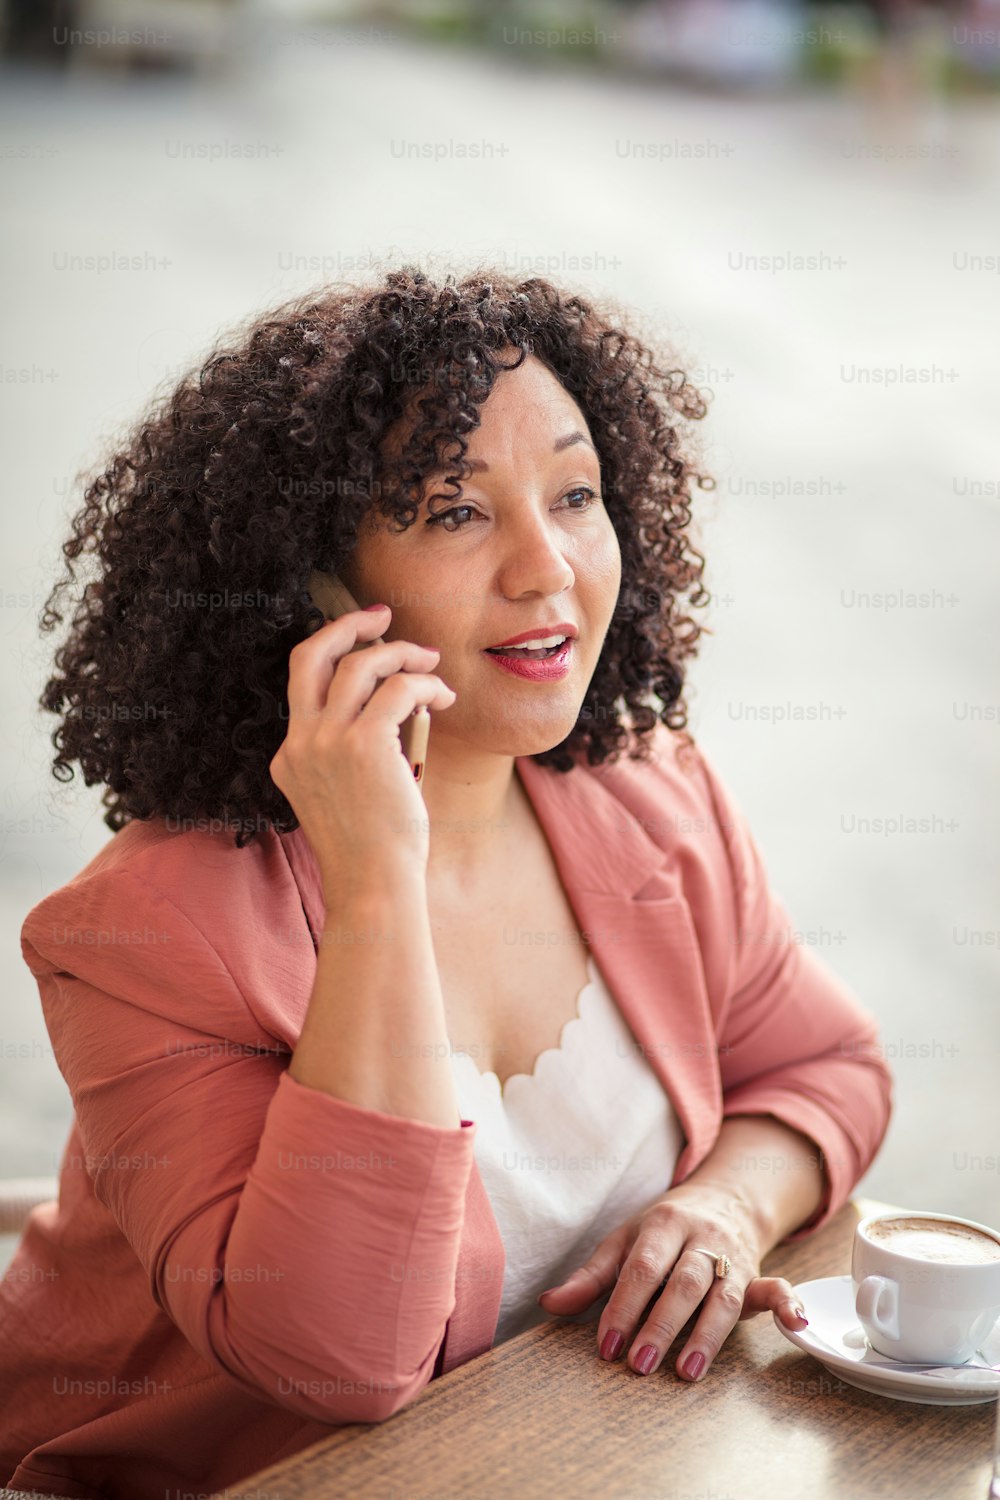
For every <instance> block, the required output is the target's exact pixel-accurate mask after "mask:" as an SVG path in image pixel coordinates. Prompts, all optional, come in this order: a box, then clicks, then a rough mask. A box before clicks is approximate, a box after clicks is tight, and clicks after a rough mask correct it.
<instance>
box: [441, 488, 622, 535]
mask: <svg viewBox="0 0 1000 1500" xmlns="http://www.w3.org/2000/svg"><path fill="white" fill-rule="evenodd" d="M578 495H583V496H584V497H585V501H586V503H585V504H584V505H581V506H574V507H572V508H573V509H574V510H578V511H581V512H582V511H584V510H589V509H590V507H591V505H593V504H594V503H595V502H596V501H597V500H599V499H600V496H599V495H596V494H595V493H594V491H593V490H592V489H590V488H588V487H587V486H584V487H583V488H582V489H578V490H570V492H569V494H568V495H564V496H563V499H564V500H573V499H575V498H576V497H577V496H578ZM462 510H467V511H469V512H470V514H474V513H475V512H474V510H473V507H472V506H471V505H453V506H452V507H451V509H450V510H443V511H441V512H440V513H439V514H438V515H436V516H430V517H429V518H428V520H427V521H426V523H425V524H426V525H428V526H440V525H442V523H443V522H445V521H447V520H449V519H450V518H451V517H452V516H456V515H458V513H459V511H462ZM465 524H466V523H465V522H464V521H459V522H458V523H457V524H456V525H454V526H445V527H444V530H445V531H447V532H451V533H454V532H456V531H460V530H461V528H462V527H463V526H464V525H465Z"/></svg>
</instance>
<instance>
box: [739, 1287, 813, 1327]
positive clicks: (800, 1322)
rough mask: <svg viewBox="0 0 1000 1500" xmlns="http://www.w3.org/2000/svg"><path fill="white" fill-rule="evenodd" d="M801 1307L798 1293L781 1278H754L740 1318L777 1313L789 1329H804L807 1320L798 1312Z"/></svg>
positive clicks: (747, 1291) (744, 1300)
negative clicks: (763, 1313)
mask: <svg viewBox="0 0 1000 1500" xmlns="http://www.w3.org/2000/svg"><path fill="white" fill-rule="evenodd" d="M801 1307H802V1303H801V1302H800V1301H799V1296H798V1293H797V1292H796V1291H795V1289H794V1287H793V1286H792V1284H791V1282H790V1281H786V1280H785V1278H784V1277H783V1276H755V1277H754V1279H753V1281H751V1283H750V1285H749V1286H748V1287H747V1290H746V1296H745V1297H744V1299H743V1311H742V1312H741V1313H740V1317H741V1318H755V1317H756V1316H757V1314H758V1313H762V1312H773V1313H777V1314H778V1317H779V1318H780V1319H781V1321H782V1322H783V1323H784V1324H786V1325H787V1326H788V1327H789V1328H805V1326H806V1323H807V1322H808V1319H807V1318H806V1316H805V1314H804V1313H801V1312H799V1311H798V1309H800V1308H801Z"/></svg>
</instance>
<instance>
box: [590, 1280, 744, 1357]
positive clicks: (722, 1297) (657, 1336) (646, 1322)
mask: <svg viewBox="0 0 1000 1500" xmlns="http://www.w3.org/2000/svg"><path fill="white" fill-rule="evenodd" d="M668 1264H669V1262H668ZM660 1274H661V1278H662V1275H663V1272H661V1273H660ZM717 1288H721V1289H722V1290H721V1291H717V1290H716V1289H717ZM655 1290H656V1286H655V1284H654V1285H652V1286H650V1287H649V1288H648V1290H647V1292H646V1298H645V1301H640V1305H639V1309H638V1313H639V1314H641V1312H642V1310H643V1308H644V1307H645V1305H646V1302H648V1300H649V1296H650V1295H651V1293H652V1292H655ZM710 1297H715V1299H716V1303H717V1307H716V1319H717V1322H718V1323H719V1325H720V1326H721V1323H723V1322H724V1321H725V1319H726V1318H729V1320H730V1321H729V1324H728V1327H729V1328H731V1327H732V1326H733V1324H734V1323H735V1322H736V1320H737V1318H738V1317H739V1315H740V1309H741V1308H742V1306H743V1291H742V1286H741V1285H739V1284H738V1273H737V1275H736V1276H734V1275H733V1274H730V1276H729V1277H727V1278H726V1280H725V1281H716V1280H715V1272H714V1270H713V1267H712V1262H711V1261H710V1260H709V1258H708V1256H707V1255H702V1254H701V1253H700V1252H699V1251H695V1250H686V1251H685V1252H684V1253H683V1254H682V1255H681V1256H680V1257H679V1258H678V1260H677V1262H676V1264H675V1265H674V1267H673V1269H672V1270H671V1272H670V1276H669V1279H668V1281H667V1284H666V1286H665V1287H664V1289H663V1291H662V1293H661V1294H660V1296H659V1297H657V1299H656V1301H655V1302H654V1303H653V1306H652V1307H651V1308H650V1310H649V1313H648V1314H647V1316H646V1317H645V1318H644V1319H643V1320H642V1323H641V1326H640V1327H639V1329H638V1332H636V1333H635V1336H634V1337H633V1336H632V1331H631V1330H632V1329H633V1328H634V1327H635V1323H636V1321H637V1317H638V1314H636V1316H635V1317H632V1316H631V1314H632V1312H633V1311H634V1307H635V1304H634V1303H631V1302H629V1301H627V1300H626V1301H623V1308H625V1309H627V1316H626V1317H624V1318H622V1317H621V1316H620V1315H619V1313H618V1309H617V1308H615V1309H612V1306H611V1302H609V1303H608V1306H607V1307H606V1308H605V1316H608V1314H610V1315H611V1316H610V1317H609V1318H608V1323H609V1326H610V1327H612V1328H617V1329H618V1331H619V1332H620V1333H621V1334H622V1335H623V1337H624V1342H625V1343H628V1342H629V1340H631V1343H630V1345H629V1349H628V1354H627V1356H626V1359H627V1363H628V1364H629V1365H630V1366H631V1367H632V1369H633V1370H636V1371H638V1373H639V1374H640V1375H651V1374H652V1372H653V1371H654V1370H655V1369H656V1367H657V1366H658V1365H659V1363H660V1361H661V1360H662V1359H663V1357H664V1356H665V1354H666V1353H667V1351H668V1349H669V1348H670V1346H671V1344H672V1343H673V1341H674V1339H675V1338H676V1337H677V1335H678V1334H679V1333H680V1331H681V1329H682V1328H683V1327H684V1324H685V1323H686V1322H687V1321H688V1319H689V1318H690V1316H691V1314H692V1313H693V1312H694V1310H695V1308H697V1307H698V1306H699V1304H700V1303H702V1302H705V1303H706V1306H707V1305H708V1302H707V1301H706V1299H707V1298H710ZM611 1300H612V1302H613V1301H614V1300H615V1299H614V1298H612V1299H611ZM727 1332H728V1328H727ZM723 1336H724V1335H723ZM602 1352H603V1343H602ZM606 1357H607V1356H606Z"/></svg>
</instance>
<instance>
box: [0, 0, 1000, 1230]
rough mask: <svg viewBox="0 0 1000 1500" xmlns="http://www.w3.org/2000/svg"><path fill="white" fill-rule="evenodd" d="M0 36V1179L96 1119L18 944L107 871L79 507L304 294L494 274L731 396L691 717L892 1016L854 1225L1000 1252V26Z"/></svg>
mask: <svg viewBox="0 0 1000 1500" xmlns="http://www.w3.org/2000/svg"><path fill="white" fill-rule="evenodd" d="M0 29H2V42H0V45H2V49H3V50H2V55H0V153H2V166H3V187H2V192H3V200H4V209H5V217H6V224H7V233H6V234H5V236H4V238H3V242H2V245H0V255H2V257H3V278H2V285H0V298H2V302H3V326H4V329H5V333H4V338H3V352H2V357H0V369H2V376H3V415H2V423H3V435H4V449H3V451H4V454H5V460H4V466H3V478H2V482H3V486H4V490H5V493H4V496H3V503H2V510H0V525H2V528H3V549H2V554H0V555H2V575H0V580H2V581H0V599H2V604H3V608H2V612H0V630H2V631H3V650H2V651H0V674H2V678H0V681H2V691H3V702H4V705H5V713H4V716H3V723H2V727H0V798H2V818H0V847H2V852H3V862H2V880H0V912H2V926H0V933H2V943H3V984H2V987H0V1177H2V1176H43V1175H44V1176H48V1175H54V1174H55V1173H56V1172H57V1170H58V1166H59V1160H60V1157H61V1153H62V1149H63V1145H64V1142H65V1138H66V1132H67V1129H68V1126H69V1122H70V1118H71V1106H70V1100H69V1096H68V1092H67V1090H66V1087H65V1084H64V1082H63V1080H62V1078H61V1076H60V1074H59V1071H58V1069H57V1067H56V1064H55V1061H54V1059H53V1057H52V1054H51V1049H50V1047H49V1044H48V1038H47V1035H46V1032H45V1027H44V1022H43V1018H42V1014H41V1009H40V1005H39V1002H38V993H37V988H36V986H35V983H34V980H33V978H32V976H31V974H30V972H29V971H28V969H27V968H26V966H25V965H24V963H23V959H22V956H21V952H20V943H19V933H20V926H21V923H22V921H23V920H24V917H25V915H26V914H27V912H28V910H29V909H30V907H31V906H32V905H34V904H35V902H37V901H38V900H39V899H40V898H41V897H42V896H43V895H45V894H46V893H47V892H49V891H50V890H53V889H54V888H55V887H57V886H59V885H61V884H63V883H64V882H66V881H67V880H69V879H70V878H71V877H72V876H73V875H74V874H76V872H77V871H78V870H79V869H80V868H81V867H82V866H83V865H84V864H85V863H86V862H87V861H88V860H89V859H90V858H91V857H92V855H93V854H94V853H96V851H97V850H98V849H99V848H100V847H101V846H102V845H103V844H104V843H105V842H106V841H107V840H108V839H109V838H110V837H111V836H112V835H111V833H110V830H108V829H107V827H106V826H105V825H104V823H103V821H102V816H101V814H102V809H101V808H100V804H99V795H100V789H99V788H96V787H94V788H89V789H88V788H85V787H83V785H82V781H81V779H80V777H79V774H78V775H77V777H76V780H75V781H74V782H73V783H72V785H71V786H69V787H68V788H64V787H61V786H60V785H59V784H58V783H56V782H55V781H54V780H53V779H52V777H51V775H50V772H49V761H50V759H51V755H52V749H51V745H50V742H49V736H50V735H51V733H52V730H53V729H54V727H55V722H56V721H55V720H54V719H53V718H52V717H51V716H49V715H45V714H43V713H42V712H41V710H39V709H37V707H36V701H37V698H38V694H39V693H40V691H41V688H42V685H43V683H44V681H45V678H46V676H47V675H48V674H49V671H50V670H51V656H52V652H53V651H54V650H55V648H56V645H57V644H58V642H59V640H61V638H62V637H61V634H60V633H59V632H57V633H56V635H55V636H48V637H44V638H43V637H41V636H40V635H39V633H38V628H37V624H38V615H39V612H40V610H41V607H42V603H43V601H44V598H45V596H46V595H47V593H48V590H49V588H50V586H51V583H52V582H53V580H54V579H55V577H56V576H57V575H59V574H61V570H62V558H61V554H60V550H59V549H60V546H61V543H62V541H63V540H64V539H65V536H66V534H67V525H68V516H69V515H70V514H71V512H73V511H75V510H76V508H77V506H78V504H79V503H80V498H81V494H82V485H81V483H80V479H79V476H80V475H81V474H82V473H84V472H85V471H87V470H89V469H90V467H91V466H92V465H93V464H95V463H96V462H97V461H98V460H99V459H100V458H101V457H102V455H104V454H105V453H109V452H111V451H113V450H112V447H111V445H112V444H113V443H114V442H115V440H116V438H117V437H118V436H119V435H120V434H122V433H123V432H124V431H125V430H126V428H127V427H128V425H129V424H130V423H131V421H132V420H133V419H134V418H135V417H136V416H138V415H139V413H140V412H141V411H142V410H143V409H144V407H145V406H146V404H147V402H148V401H149V399H150V398H151V396H153V395H154V394H155V393H158V392H163V391H165V390H167V389H169V388H170V386H171V385H172V384H173V383H175V382H176V380H177V379H178V378H179V376H180V375H181V374H182V373H183V372H184V371H185V370H186V369H187V368H188V367H189V366H191V365H192V364H194V363H196V362H197V361H198V360H199V359H200V358H201V356H202V355H203V354H204V353H205V352H206V351H207V350H208V348H209V347H210V346H211V344H212V342H213V340H214V339H215V337H216V336H217V335H218V334H219V333H221V332H224V331H225V330H227V329H229V328H232V327H233V326H234V325H236V324H238V323H241V322H243V321H244V320H245V319H247V318H248V317H250V316H255V315H257V314H258V313H260V312H262V311H263V310H265V309H266V308H267V307H269V306H270V305H272V304H274V303H276V302H278V301H281V300H283V299H284V298H285V297H287V296H290V295H291V294H293V293H297V292H300V291H305V290H307V289H310V288H315V287H317V286H319V285H321V284H323V283H326V282H331V281H337V282H342V281H348V282H354V283H366V282H368V281H371V280H375V281H377V280H380V279H381V277H382V276H383V275H384V273H385V271H386V270H387V269H389V268H391V267H393V266H398V265H401V264H403V263H406V262H411V263H418V264H421V265H423V266H424V267H425V268H426V269H428V270H430V271H434V272H442V271H443V270H446V269H448V268H449V267H452V266H453V267H455V268H456V269H458V270H460V271H461V270H464V269H467V268H471V267H472V266H473V265H478V264H492V265H496V266H497V267H499V268H501V269H503V270H505V271H508V272H509V271H517V272H521V273H523V274H524V276H525V277H527V276H530V275H534V274H541V275H545V276H549V277H551V278H552V279H554V280H556V281H558V282H559V283H560V284H561V285H563V286H564V287H567V288H573V289H576V290H582V291H584V292H590V293H592V294H595V295H598V296H602V297H608V298H611V299H613V300H614V302H615V303H616V304H617V305H618V307H620V309H621V310H622V314H623V316H627V317H628V318H629V319H630V320H631V322H632V325H633V326H634V327H635V329H636V331H638V332H640V333H642V334H643V335H644V336H646V337H648V338H651V339H656V340H659V341H661V342H662V341H665V342H666V343H668V344H669V345H670V347H672V348H673V349H675V350H676V351H677V357H678V361H679V362H680V363H681V364H682V365H683V366H684V368H685V369H687V370H688V372H689V374H690V375H691V377H692V378H693V379H694V380H695V381H696V383H697V384H699V385H700V386H702V387H703V388H705V389H706V390H707V391H708V392H710V394H711V398H712V405H711V410H710V414H709V417H708V419H707V421H706V422H705V423H703V424H702V428H701V432H700V441H701V443H702V445H703V453H704V462H705V464H706V465H707V467H708V469H709V470H710V471H711V472H712V473H713V474H714V475H715V476H716V478H717V486H716V489H715V490H714V491H713V492H712V493H710V494H705V495H704V496H703V497H702V499H701V502H700V515H699V526H700V535H701V538H702V545H703V548H704V550H705V552H706V554H707V557H708V573H707V582H708V585H709V587H710V588H711V590H712V592H713V595H714V599H713V603H712V605H711V607H710V610H709V611H708V615H707V619H708V623H709V624H710V625H711V627H712V631H713V634H712V635H711V637H706V639H705V645H704V650H703V652H702V655H701V657H700V659H699V661H698V662H697V663H696V664H695V666H694V668H693V671H692V676H691V687H690V691H689V701H690V704H691V727H692V729H693V731H694V732H695V734H696V736H697V737H698V739H699V740H700V742H701V744H702V746H703V748H704V749H705V751H706V753H707V754H708V755H709V756H710V758H712V759H713V760H714V762H715V764H716V766H717V767H718V769H719V770H720V771H721V773H722V775H723V776H724V777H725V778H726V780H727V781H728V783H729V785H730V786H731V787H732V789H733V790H734V792H735V794H736V796H737V799H738V801H739V802H740V803H741V805H742V806H743V808H744V809H745V811H746V812H747V814H748V816H749V818H750V821H751V826H752V827H753V829H754V831H755V834H756V837H757V841H758V843H759V845H760V847H761V849H762V850H763V852H764V855H765V858H766V860H767V863H768V866H769V868H770V872H771V878H772V882H773V884H774V886H775V887H776V889H777V890H778V891H779V893H780V894H781V895H782V896H783V898H784V900H785V902H786V904H787V905H788V907H789V909H790V912H791V915H792V919H793V922H794V924H795V930H794V932H793V933H792V934H790V935H789V939H788V940H789V941H796V942H801V943H803V944H809V945H810V946H813V947H815V949H816V950H817V952H818V953H819V954H820V956H821V957H822V958H823V959H824V960H825V961H826V962H828V963H829V964H830V965H831V966H832V967H833V968H835V969H836V971H837V972H838V973H839V974H840V975H841V976H842V977H843V978H844V979H845V980H846V981H847V982H848V983H849V984H850V985H851V986H852V987H853V988H854V990H855V991H856V993H857V994H858V995H859V996H860V997H861V998H862V1000H863V1001H864V1003H865V1004H866V1005H867V1006H868V1007H869V1008H870V1009H871V1010H872V1011H874V1012H875V1014H876V1015H877V1016H878V1017H879V1019H880V1022H881V1025H882V1033H883V1038H884V1045H885V1051H886V1056H887V1058H888V1060H889V1061H890V1063H891V1065H892V1067H893V1068H894V1070H895V1073H896V1078H897V1102H896V1111H895V1117H894V1120H893V1123H892V1125H891V1128H890V1133H889V1136H888V1138H887V1140H886V1142H885V1145H884V1146H883V1148H882V1151H881V1154H880V1156H879V1158H878V1160H877V1162H876V1164H875V1166H874V1167H873V1169H872V1170H871V1171H870V1173H869V1174H868V1176H867V1177H866V1179H865V1181H864V1183H863V1184H862V1189H861V1190H862V1191H866V1192H868V1193H870V1194H872V1195H875V1196H878V1197H881V1198H884V1199H886V1200H888V1201H889V1202H893V1203H900V1204H903V1205H906V1206H910V1207H915V1208H925V1209H928V1208H929V1209H936V1210H943V1211H950V1212H954V1213H959V1214H962V1215H965V1216H969V1217H972V1218H974V1219H977V1220H980V1221H985V1222H986V1223H989V1224H993V1225H1000V1129H998V1121H997V1113H996V1107H995V1099H996V1079H997V1066H998V1062H1000V1046H998V1021H997V996H998V979H1000V963H998V949H1000V907H998V899H997V898H998V886H997V878H998V877H997V859H996V847H997V842H998V831H1000V830H998V802H1000V798H998V792H997V779H998V778H997V747H998V744H1000V675H998V671H997V641H998V638H1000V631H998V623H1000V621H998V615H1000V609H998V595H1000V590H998V587H997V559H998V540H1000V455H998V448H997V439H996V429H997V420H996V418H997V411H998V406H1000V402H998V397H1000V391H998V380H997V369H996V365H997V360H996V347H997V334H998V317H997V308H998V295H1000V214H998V187H1000V131H998V125H1000V111H998V100H1000V92H998V90H1000V4H988V3H978V4H962V5H958V4H955V5H944V4H939V5H920V6H918V5H910V4H904V3H895V4H883V5H877V6H876V5H867V4H864V5H863V4H841V5H805V4H794V3H791V0H787V3H783V0H735V3H723V0H698V3H697V4H693V3H682V0H639V3H611V0H604V3H592V4H588V3H586V0H578V3H564V4H563V3H557V0H551V3H549V4H531V3H528V0H524V3H516V0H508V3H503V0H490V3H487V0H405V3H404V0H399V3H398V4H393V3H384V4H381V5H360V4H359V5H355V6H349V5H347V4H307V3H305V0H301V3H299V0H273V3H265V0H254V3H242V0H80V3H45V0H6V5H5V7H4V8H3V9H2V17H0ZM195 998H196V997H195ZM11 1249H12V1243H8V1242H2V1241H0V1252H2V1256H0V1258H3V1257H5V1256H6V1255H7V1254H9V1251H10V1250H11Z"/></svg>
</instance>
